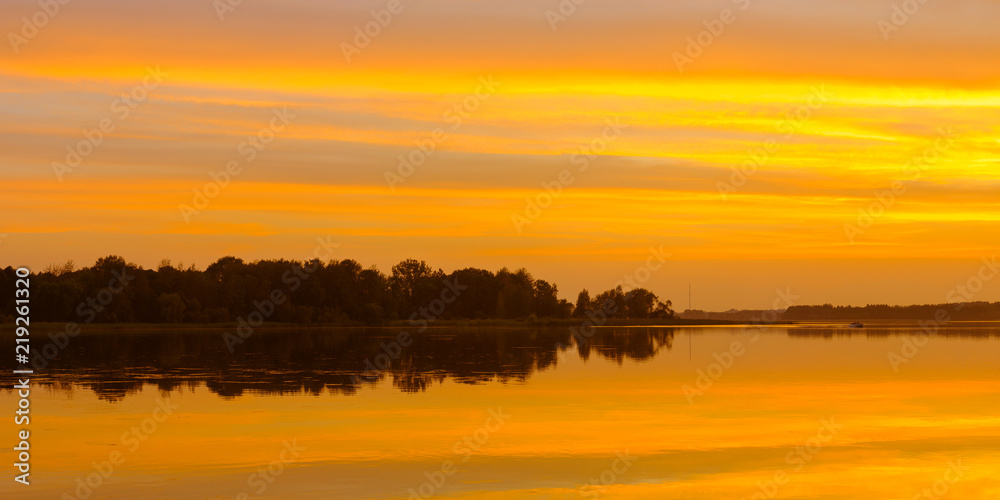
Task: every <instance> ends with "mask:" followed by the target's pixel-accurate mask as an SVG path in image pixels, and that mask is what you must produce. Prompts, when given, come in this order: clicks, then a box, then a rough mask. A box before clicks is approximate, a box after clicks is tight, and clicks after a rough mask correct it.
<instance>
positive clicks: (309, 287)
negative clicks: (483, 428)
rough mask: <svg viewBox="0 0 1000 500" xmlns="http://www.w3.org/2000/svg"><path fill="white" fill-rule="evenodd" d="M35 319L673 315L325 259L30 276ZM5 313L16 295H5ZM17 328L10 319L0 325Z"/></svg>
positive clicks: (657, 306)
mask: <svg viewBox="0 0 1000 500" xmlns="http://www.w3.org/2000/svg"><path fill="white" fill-rule="evenodd" d="M16 279H17V277H16V276H15V271H14V269H13V268H11V267H9V266H8V267H7V268H6V269H3V270H0V289H2V290H13V286H14V282H15V280H16ZM30 279H31V314H32V319H34V320H35V321H60V322H62V321H74V322H85V323H196V324H203V323H225V322H232V321H237V320H238V319H240V318H246V317H247V316H248V315H250V314H251V313H254V312H257V313H259V315H260V316H262V317H263V319H264V320H267V321H274V322H280V323H292V324H325V325H379V324H382V323H384V322H387V321H398V320H415V319H419V320H424V321H426V320H428V319H433V320H437V319H470V320H473V319H505V320H532V319H537V318H569V317H572V316H577V317H584V316H585V314H586V312H587V311H596V310H600V311H603V312H604V314H605V315H606V316H607V317H608V318H613V319H645V318H671V317H673V314H674V312H673V310H672V309H671V303H670V301H666V302H663V301H661V300H660V299H659V298H658V297H657V296H656V295H655V294H654V293H652V292H651V291H649V290H646V289H644V288H638V289H634V290H628V291H626V290H623V289H622V287H621V286H618V287H616V288H613V289H611V290H607V291H605V292H602V293H600V294H597V295H596V296H595V297H593V298H591V296H590V293H589V292H588V291H587V290H583V291H582V292H580V294H579V295H578V297H577V300H576V302H575V303H570V302H568V301H567V300H565V299H561V298H559V290H558V287H557V286H556V285H555V284H553V283H550V282H548V281H545V280H541V279H535V278H534V277H532V275H531V274H530V273H529V272H528V271H527V270H526V269H523V268H522V269H518V270H517V271H510V270H508V269H507V268H503V269H500V270H499V271H497V272H495V273H494V272H491V271H488V270H485V269H476V268H466V269H460V270H455V271H452V272H451V273H445V272H444V271H443V270H441V269H434V268H432V267H431V266H429V265H428V264H427V263H426V262H424V261H418V260H414V259H407V260H404V261H402V262H400V263H399V264H396V265H395V266H393V267H392V269H391V272H390V273H389V274H385V273H383V272H381V271H380V270H378V269H377V268H376V267H374V266H372V267H367V268H366V267H364V266H362V265H361V264H360V263H358V262H357V261H355V260H350V259H347V260H331V261H328V262H322V261H320V260H318V259H314V260H311V261H305V262H303V261H293V260H284V259H279V260H257V261H253V262H245V261H243V260H242V259H239V258H236V257H232V256H227V257H223V258H221V259H219V260H217V261H215V262H214V263H212V264H211V265H209V266H208V267H207V268H205V270H198V269H197V268H195V266H193V265H192V266H190V267H188V268H184V267H183V265H179V266H173V265H172V264H171V263H170V261H167V260H164V261H162V262H161V263H160V265H159V266H158V268H157V269H144V268H142V267H141V266H138V265H136V264H133V263H129V262H126V260H125V259H124V258H122V257H120V256H114V255H112V256H108V257H103V258H100V259H98V260H97V262H95V263H94V265H93V266H90V267H85V268H82V269H76V268H75V266H74V265H73V263H72V261H70V262H67V263H66V264H63V265H52V266H49V267H48V268H46V269H45V270H43V271H42V272H40V273H33V274H32V275H31V278H30ZM0 303H4V305H5V307H4V309H3V310H4V311H10V310H12V307H13V294H5V296H4V297H3V298H0ZM4 320H5V321H7V322H9V321H11V319H10V317H6V318H4Z"/></svg>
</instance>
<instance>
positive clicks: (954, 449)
mask: <svg viewBox="0 0 1000 500" xmlns="http://www.w3.org/2000/svg"><path fill="white" fill-rule="evenodd" d="M919 331H920V329H919V327H918V326H917V325H916V324H902V323H895V324H880V325H873V326H870V327H869V328H866V329H864V330H849V329H845V328H843V327H840V326H836V325H820V324H813V325H796V326H793V327H777V326H773V327H766V328H762V329H756V328H755V329H744V328H732V327H704V328H646V327H642V328H604V329H598V330H597V333H596V334H595V335H594V336H593V337H591V338H589V339H584V341H582V342H581V341H577V340H574V339H573V338H572V337H571V336H570V334H569V330H568V329H566V328H556V329H535V330H533V329H519V330H513V329H496V328H482V329H434V330H428V331H427V332H426V333H424V334H420V335H417V334H415V333H414V334H413V335H412V338H409V339H407V338H405V337H404V338H403V342H401V344H406V345H396V344H394V343H393V342H396V341H397V334H398V333H399V331H398V330H389V329H375V330H373V329H368V330H361V329H358V330H343V329H340V330H332V329H331V330H300V331H274V330H272V331H263V330H259V331H258V332H256V333H255V334H254V335H253V336H252V337H250V338H249V339H248V340H247V341H245V342H244V343H243V344H241V345H237V346H236V349H235V351H236V352H235V353H230V352H229V350H228V349H227V348H226V343H225V342H224V340H223V338H222V333H223V332H222V331H197V332H177V331H173V332H163V331H139V332H134V331H130V332H110V331H109V332H100V333H92V334H84V335H82V336H80V337H77V338H75V339H72V340H71V341H70V344H69V346H67V347H66V348H65V349H64V350H63V351H62V352H61V353H60V356H59V358H58V359H56V360H53V361H51V362H49V364H48V366H47V367H46V369H45V371H44V374H42V375H39V376H36V378H35V379H33V384H34V390H33V392H32V396H31V402H32V423H31V426H30V429H31V431H32V443H31V445H32V452H33V455H32V456H33V459H32V461H33V469H32V475H31V478H32V485H31V486H30V487H23V486H21V485H18V484H16V483H13V481H11V480H10V479H5V480H4V481H3V482H2V483H0V497H2V498H16V499H26V500H27V499H36V498H37V499H56V498H60V499H67V498H72V499H75V498H84V497H86V498H95V499H97V498H101V499H103V498H109V499H110V498H114V499H128V498H137V499H178V500H180V499H198V500H204V499H251V498H259V499H341V498H343V499H367V498H400V499H405V498H425V497H433V498H484V499H514V498H539V499H541V498H607V499H615V498H623V499H625V498H627V499H633V498H638V499H643V498H650V499H663V498H667V499H716V498H720V499H722V498H725V499H742V498H746V499H751V498H754V499H759V498H785V499H840V498H859V499H906V500H910V499H913V498H933V497H934V496H935V495H937V496H941V497H942V498H954V499H972V500H976V499H997V498H1000V324H995V323H953V324H950V325H947V326H944V327H942V328H941V329H940V331H939V332H937V333H936V334H935V335H932V336H930V337H927V336H915V334H916V333H918V332H919ZM8 333H9V332H8ZM4 339H5V341H6V340H9V339H8V338H7V337H5V338H4ZM11 343H12V342H11ZM36 347H40V346H36ZM10 369H11V367H10V366H4V368H3V372H4V374H3V375H2V377H0V378H3V382H4V386H6V387H10V386H11V384H12V383H13V380H12V379H11V378H10V375H8V374H9V373H10ZM0 405H2V407H3V408H8V409H13V408H14V407H15V405H16V398H15V393H13V392H11V391H10V390H5V391H3V392H0ZM5 421H6V422H7V423H6V424H4V427H3V429H4V439H6V440H7V441H10V439H12V438H13V436H14V426H13V425H12V422H11V421H10V420H9V419H5ZM8 450H9V448H8ZM5 453H6V454H5V456H6V457H7V460H8V461H7V463H12V461H11V460H10V459H11V458H12V457H11V456H10V454H9V451H8V452H5ZM112 459H114V460H112ZM112 462H117V463H112ZM12 471H13V468H10V469H9V470H8V473H9V474H11V475H12V474H13V472H12ZM102 473H103V475H102ZM104 476H107V477H106V478H105V477H104ZM78 480H79V481H78ZM88 481H89V482H90V484H89V485H87V482H88ZM81 485H83V486H81ZM924 492H926V493H927V494H929V495H930V496H927V497H925V496H922V495H924ZM64 495H65V496H64Z"/></svg>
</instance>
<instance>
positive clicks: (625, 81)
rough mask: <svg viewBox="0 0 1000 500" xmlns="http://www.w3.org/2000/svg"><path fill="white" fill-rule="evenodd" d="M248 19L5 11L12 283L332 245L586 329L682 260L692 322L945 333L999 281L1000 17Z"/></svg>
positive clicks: (499, 6) (805, 12)
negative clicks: (637, 282) (659, 257)
mask: <svg viewBox="0 0 1000 500" xmlns="http://www.w3.org/2000/svg"><path fill="white" fill-rule="evenodd" d="M237 1H238V0H231V3H232V4H233V5H230V3H227V1H226V0H219V1H216V2H213V1H212V0H197V1H194V0H179V1H167V0H152V1H143V2H126V1H123V0H96V1H80V0H74V1H70V2H68V3H66V4H65V5H61V4H60V5H59V6H58V11H57V12H56V13H55V14H53V15H49V14H47V13H44V12H43V11H42V10H41V7H40V6H39V4H38V3H37V2H35V1H26V0H10V1H4V2H3V3H2V4H0V30H2V32H3V33H4V34H5V35H6V36H5V37H4V38H5V41H6V45H4V46H3V47H0V100H2V105H0V116H2V122H0V123H2V127H3V132H2V134H0V186H2V196H0V213H2V214H3V217H2V219H0V233H2V234H0V236H2V237H0V265H2V266H6V265H14V266H17V265H29V266H33V267H34V268H36V269H41V268H43V267H44V266H46V265H48V264H50V263H54V262H64V261H66V260H67V259H73V260H74V261H75V262H76V263H77V265H78V266H79V265H90V264H92V263H93V261H94V260H95V259H97V258H98V257H100V256H104V255H108V254H120V255H122V256H124V257H125V258H126V259H128V260H130V261H133V262H135V263H137V264H141V265H143V266H146V267H155V266H156V265H157V264H158V263H159V262H160V260H161V259H164V258H167V259H171V260H172V261H173V262H174V263H175V264H176V263H178V262H183V263H184V265H185V266H187V265H190V264H196V265H197V266H198V268H200V269H204V267H205V266H207V265H208V264H210V263H211V262H213V261H214V260H216V259H217V258H219V257H221V256H223V255H227V254H232V255H236V256H239V257H242V258H244V259H247V260H253V259H258V258H278V257H284V258H295V259H305V258H309V257H311V256H312V251H313V247H315V246H316V238H317V237H323V238H325V237H327V236H330V237H332V239H333V240H334V241H337V242H339V243H340V245H341V246H340V247H339V249H338V252H339V255H337V258H354V259H356V260H358V261H360V262H361V263H362V264H363V265H366V266H367V265H373V264H374V265H377V266H379V268H380V269H382V270H383V271H388V269H389V267H390V266H391V265H392V264H394V263H396V262H398V261H399V260H401V259H404V258H409V257H413V258H418V259H424V260H427V261H428V263H430V264H431V265H433V266H435V267H441V268H444V269H445V270H446V271H449V270H451V269H455V268H460V267H468V266H475V267H484V268H488V269H491V270H494V271H495V270H496V269H498V268H500V267H502V266H507V267H511V268H517V267H522V266H524V267H527V268H528V269H529V270H530V271H531V272H532V273H533V274H534V276H535V277H537V278H542V279H546V280H549V281H553V282H555V283H557V284H558V285H559V287H560V292H561V295H562V296H563V297H565V298H569V299H571V300H572V299H573V298H575V295H576V293H577V292H578V291H579V290H580V289H581V288H583V287H587V288H589V289H590V290H591V291H595V290H604V289H606V288H611V287H612V286H614V284H615V282H616V281H618V279H620V278H621V277H622V276H623V275H625V274H626V273H632V272H634V271H635V270H636V268H637V267H639V266H642V265H644V263H645V262H646V258H647V256H648V255H649V250H648V249H649V248H650V247H654V248H660V247H663V249H664V251H666V252H669V253H670V254H672V257H671V259H670V260H669V261H668V263H667V265H666V266H664V267H663V268H662V269H660V270H658V271H656V272H654V273H652V277H651V279H650V280H649V282H648V283H646V284H645V286H646V287H647V288H650V289H652V290H653V291H654V292H656V293H658V294H659V295H660V296H661V297H665V298H670V299H673V300H674V303H675V306H676V308H677V309H680V310H683V309H685V308H686V307H687V288H688V283H692V284H693V288H694V306H695V307H696V308H703V309H728V308H730V307H738V308H758V307H760V308H763V307H770V306H771V305H772V303H773V302H774V300H775V299H776V298H777V294H776V293H775V290H776V289H778V288H781V289H782V290H785V289H791V290H792V292H793V293H795V294H796V295H798V296H799V297H801V298H800V299H799V300H800V301H801V303H803V304H806V303H810V304H811V303H824V302H832V303H838V304H855V305H863V304H866V303H890V304H905V303H926V302H933V303H937V302H944V301H946V296H947V295H948V293H949V291H951V290H952V289H953V288H954V287H955V286H957V285H959V284H961V283H965V282H966V281H967V280H968V278H970V277H971V276H973V275H975V274H976V273H977V272H978V271H979V268H980V266H982V265H983V263H982V259H983V258H992V256H993V255H995V252H996V248H997V242H998V236H997V235H998V232H997V229H1000V210H998V208H1000V197H998V196H997V192H998V191H997V188H998V187H1000V64H998V56H1000V35H998V31H997V27H996V21H997V20H998V19H1000V2H998V1H996V0H948V1H945V0H928V1H927V2H925V3H924V4H923V5H920V6H919V8H918V9H916V11H915V12H913V13H912V14H903V13H901V12H896V14H895V16H896V17H895V18H893V15H894V7H893V6H894V4H893V2H892V1H889V0H886V1H878V0H838V1H819V0H809V1H801V0H737V1H730V0H725V1H699V2H683V3H682V2H667V1H658V2H654V1H647V0H616V1H612V0H586V1H583V2H582V3H581V4H580V5H579V6H575V11H574V9H571V8H569V7H567V6H569V5H574V4H572V2H569V0H567V1H566V2H564V4H565V5H563V6H562V9H563V11H562V12H563V13H561V14H559V9H560V2H558V1H555V0H549V1H546V0H538V1H529V0H482V1H472V0H464V1H460V0H450V1H444V0H417V1H409V0H401V1H399V2H390V1H331V2H320V1H315V0H290V1H277V0H242V2H241V3H239V4H238V5H237ZM896 3H897V5H902V4H903V3H902V2H896ZM912 5H919V4H917V3H916V2H914V3H913V4H912ZM912 5H911V6H912ZM388 8H392V9H394V10H396V11H397V12H396V13H395V14H388V15H387V14H385V13H381V14H379V13H378V11H381V10H383V9H388ZM724 9H728V11H724ZM372 11H376V14H374V15H373V14H372ZM39 12H42V13H43V15H39ZM725 12H728V14H726V13H725ZM557 14H558V15H557ZM386 16H388V17H386ZM33 18H34V19H38V20H45V21H46V22H45V23H44V25H43V26H34V25H32V26H29V27H26V26H25V23H29V24H30V23H34V21H32V19H33ZM374 18H379V19H381V20H382V23H383V24H385V26H381V25H378V24H371V23H378V21H377V20H374ZM722 18H725V19H726V20H728V21H729V22H728V23H723V22H722V21H716V20H719V19H722ZM880 21H881V25H880ZM366 25H368V28H369V30H370V32H377V35H376V36H374V37H369V38H370V39H368V40H366V39H365V38H364V37H361V36H359V35H358V31H357V29H360V30H362V31H363V30H364V29H365V27H366ZM719 26H721V27H722V29H721V30H719ZM887 26H891V29H889V28H887ZM32 27H34V28H35V29H34V30H33V29H32ZM374 27H377V28H378V29H377V30H376V29H375V28H374ZM709 28H713V29H716V30H717V32H719V31H721V32H720V33H718V35H711V36H708V35H709V34H708V33H707V32H706V33H705V34H703V35H701V37H700V40H702V41H703V42H704V41H707V42H708V43H704V44H702V45H704V46H702V45H697V43H698V42H697V41H694V42H692V41H691V40H689V38H688V37H691V39H692V40H695V39H698V38H699V33H700V32H702V31H705V30H707V29H709ZM29 35H30V36H29ZM366 42H367V43H366ZM692 43H694V44H695V45H692ZM348 44H350V45H351V47H348V46H347V45H348ZM678 54H680V55H683V58H682V59H678V57H679V56H678ZM685 58H686V59H685ZM679 61H681V62H680V68H679V64H678V62H679ZM151 72H152V73H151ZM483 82H493V83H489V84H486V83H483ZM128 94H131V97H128V98H123V96H126V95H128ZM133 98H134V100H133ZM456 106H457V107H456ZM282 113H284V118H278V116H279V115H282ZM796 115H798V117H796ZM789 117H793V118H792V119H789ZM283 120H284V121H283ZM286 121H287V124H286V123H285V122H286ZM609 122H611V123H615V124H620V125H616V126H615V127H609V125H608V123H609ZM102 127H104V128H105V129H106V130H105V131H104V132H101V131H100V129H101V128H102ZM269 127H271V128H269ZM97 134H100V135H97ZM260 134H263V137H265V138H266V139H269V141H267V142H266V144H263V143H262V142H261V141H260V140H249V139H248V137H251V136H258V135H260ZM272 134H273V136H272ZM88 136H89V137H91V138H94V137H100V139H99V140H94V139H88ZM81 143H85V144H84V145H83V149H80V148H81ZM254 143H256V144H258V145H260V146H261V147H260V148H257V147H255V146H254V145H253V144H254ZM418 144H422V145H423V147H424V148H425V149H428V148H430V149H429V150H430V151H431V152H430V154H429V155H425V156H426V158H425V159H424V161H422V162H421V164H419V165H414V166H413V168H412V170H411V169H410V168H409V167H408V166H404V167H402V168H401V167H400V160H399V158H400V157H409V156H411V155H413V154H414V152H415V151H420V150H419V147H420V146H419V145H418ZM88 146H90V147H89V148H88ZM67 148H69V151H75V153H81V152H87V153H88V154H84V155H81V158H80V159H79V161H78V162H77V161H75V159H74V158H73V157H72V156H73V153H70V152H69V151H68V149H67ZM421 155H423V153H416V154H415V156H413V157H415V158H420V157H421ZM915 157H919V158H924V159H923V160H920V161H918V162H916V163H914V158H915ZM748 162H750V165H752V166H753V169H752V170H748V172H749V174H748V175H746V177H745V180H743V178H741V177H739V176H735V177H734V175H735V174H734V169H737V170H738V169H740V168H741V167H744V166H745V165H748ZM754 162H755V163H754ZM74 164H75V166H73V165H74ZM227 165H230V166H235V168H236V169H237V170H238V171H239V173H238V174H236V175H230V176H229V177H230V179H229V181H228V184H227V185H225V186H224V187H222V188H221V189H215V188H214V187H209V188H207V189H208V193H209V194H213V195H214V196H212V197H211V198H210V199H208V200H207V205H201V208H200V209H196V212H191V211H190V210H188V211H185V209H184V208H183V206H185V205H187V206H191V207H193V206H195V205H197V204H198V203H197V199H196V192H205V190H206V185H210V186H211V184H212V183H214V182H215V181H213V180H212V176H213V175H215V177H216V178H222V177H220V176H219V175H220V174H218V172H222V171H225V170H226V168H227ZM583 166H585V168H582V167H583ZM564 170H565V171H567V172H568V173H570V174H571V176H572V178H571V182H566V181H565V180H564V181H563V182H562V184H561V185H560V188H559V190H560V192H559V194H558V196H556V197H555V198H554V199H552V200H551V202H550V203H548V198H546V196H541V198H539V195H540V194H542V193H545V189H544V188H543V184H549V185H552V184H553V183H558V182H559V179H560V178H561V176H564V175H565V174H561V172H563V171H564ZM387 174H388V175H387ZM563 179H566V177H563ZM390 184H391V185H390ZM737 184H738V185H737ZM893 188H895V189H896V190H897V192H896V193H894V194H893V195H892V196H888V195H886V194H882V195H879V194H878V193H884V192H886V191H889V192H891V191H892V190H893ZM880 196H881V198H882V200H887V201H879V198H880ZM526 199H538V200H540V201H542V202H546V203H545V204H546V205H547V206H546V208H543V209H540V210H538V211H537V212H536V211H534V210H533V209H526V205H527V202H526ZM859 210H861V211H864V212H868V213H873V214H874V216H873V217H872V219H871V220H870V221H867V222H870V227H867V228H864V229H862V228H861V225H862V224H861V223H860V222H859V220H858V219H859ZM520 217H525V218H526V219H527V220H529V221H530V223H528V222H525V219H521V218H520ZM848 224H851V225H853V226H855V227H856V228H857V229H858V230H855V229H852V228H851V227H849V226H846V225H848ZM975 300H1000V287H997V286H996V284H994V283H990V284H988V285H987V286H986V287H985V288H984V289H983V290H982V291H981V292H979V293H978V294H977V295H976V296H975Z"/></svg>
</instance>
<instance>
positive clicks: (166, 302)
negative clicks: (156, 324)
mask: <svg viewBox="0 0 1000 500" xmlns="http://www.w3.org/2000/svg"><path fill="white" fill-rule="evenodd" d="M156 302H157V304H158V305H159V306H160V318H161V319H162V320H163V321H165V322H167V323H180V322H182V321H184V300H183V299H181V296H180V294H177V293H165V294H163V295H160V297H159V298H158V299H156Z"/></svg>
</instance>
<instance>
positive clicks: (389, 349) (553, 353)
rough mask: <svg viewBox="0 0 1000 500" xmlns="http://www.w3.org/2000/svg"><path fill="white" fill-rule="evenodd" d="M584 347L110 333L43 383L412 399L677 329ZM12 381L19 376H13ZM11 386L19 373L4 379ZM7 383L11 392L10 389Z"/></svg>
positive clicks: (641, 350) (530, 340)
mask: <svg viewBox="0 0 1000 500" xmlns="http://www.w3.org/2000/svg"><path fill="white" fill-rule="evenodd" d="M595 331H596V333H595V334H594V335H593V336H592V337H590V338H589V339H585V341H583V342H580V341H576V340H575V339H573V338H572V337H571V334H570V331H569V329H568V328H539V329H501V328H486V329H442V330H428V331H426V332H424V333H422V334H415V333H414V334H410V335H409V336H404V337H402V338H401V337H400V336H399V330H398V329H397V330H390V329H330V330H258V331H257V332H255V333H254V334H253V335H252V336H250V337H249V338H247V339H246V340H245V341H244V342H243V343H242V344H239V345H236V346H235V349H234V350H235V352H230V350H229V348H228V347H227V345H226V343H225V341H224V340H223V334H224V333H225V332H224V331H219V330H202V331H190V330H188V331H139V332H136V331H105V332H97V333H85V334H81V335H80V336H78V337H76V338H74V339H72V340H71V341H70V345H69V346H68V347H67V348H65V349H63V350H62V351H61V352H60V353H59V356H58V357H57V358H56V359H53V360H48V361H47V362H46V366H45V369H44V370H41V371H39V372H37V373H36V374H35V376H34V383H36V384H39V385H46V386H50V387H54V388H57V389H61V390H71V389H72V388H73V387H82V388H86V389H89V390H92V391H94V392H95V393H96V394H97V395H98V397H99V398H101V399H104V400H108V401H119V400H121V399H122V398H124V397H125V396H127V395H129V394H132V393H136V392H139V391H140V390H142V388H143V386H145V385H147V384H152V385H155V386H156V387H157V388H159V389H160V390H161V391H164V392H170V391H173V390H175V389H177V388H179V387H181V386H183V385H185V384H186V385H188V386H190V387H192V388H193V387H196V386H197V385H199V384H201V383H204V384H205V385H206V386H207V387H208V388H209V389H210V390H211V391H212V392H214V393H216V394H218V395H220V396H223V397H236V396H240V395H242V394H244V393H245V392H253V393H262V394H290V393H299V392H305V393H310V394H321V393H323V392H324V391H326V392H329V393H331V394H341V395H351V394H354V393H356V392H357V391H358V390H359V389H360V388H361V387H362V386H364V385H373V384H375V383H377V382H379V381H381V380H383V379H385V378H390V379H391V380H392V385H393V386H394V387H396V388H398V389H399V390H400V391H403V392H419V391H425V390H427V388H428V387H429V386H431V385H433V384H434V383H440V382H443V381H444V380H446V379H452V380H454V381H456V382H459V383H463V384H481V383H485V382H490V381H499V382H503V383H508V382H524V381H525V380H527V379H528V377H530V376H531V374H532V373H534V372H536V371H539V370H545V369H547V368H550V367H554V366H556V364H557V363H558V358H559V356H560V355H566V353H569V352H572V350H571V349H574V348H575V350H576V352H577V353H579V355H580V356H581V357H582V358H584V359H587V358H589V357H590V356H591V353H594V354H596V355H597V356H601V357H604V358H607V359H612V360H615V361H617V362H618V363H622V362H624V360H626V359H631V360H645V359H649V358H652V357H653V356H655V355H656V354H657V353H658V352H659V351H660V350H661V349H664V348H665V349H669V348H670V346H671V342H672V339H673V336H674V330H673V329H671V328H628V329H626V328H607V329H597V330H595ZM4 372H5V373H6V374H9V373H10V370H9V369H5V370H4ZM5 376H7V377H8V378H9V377H10V375H5ZM8 381H11V380H7V381H4V385H5V386H6V387H10V384H7V382H8Z"/></svg>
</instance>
